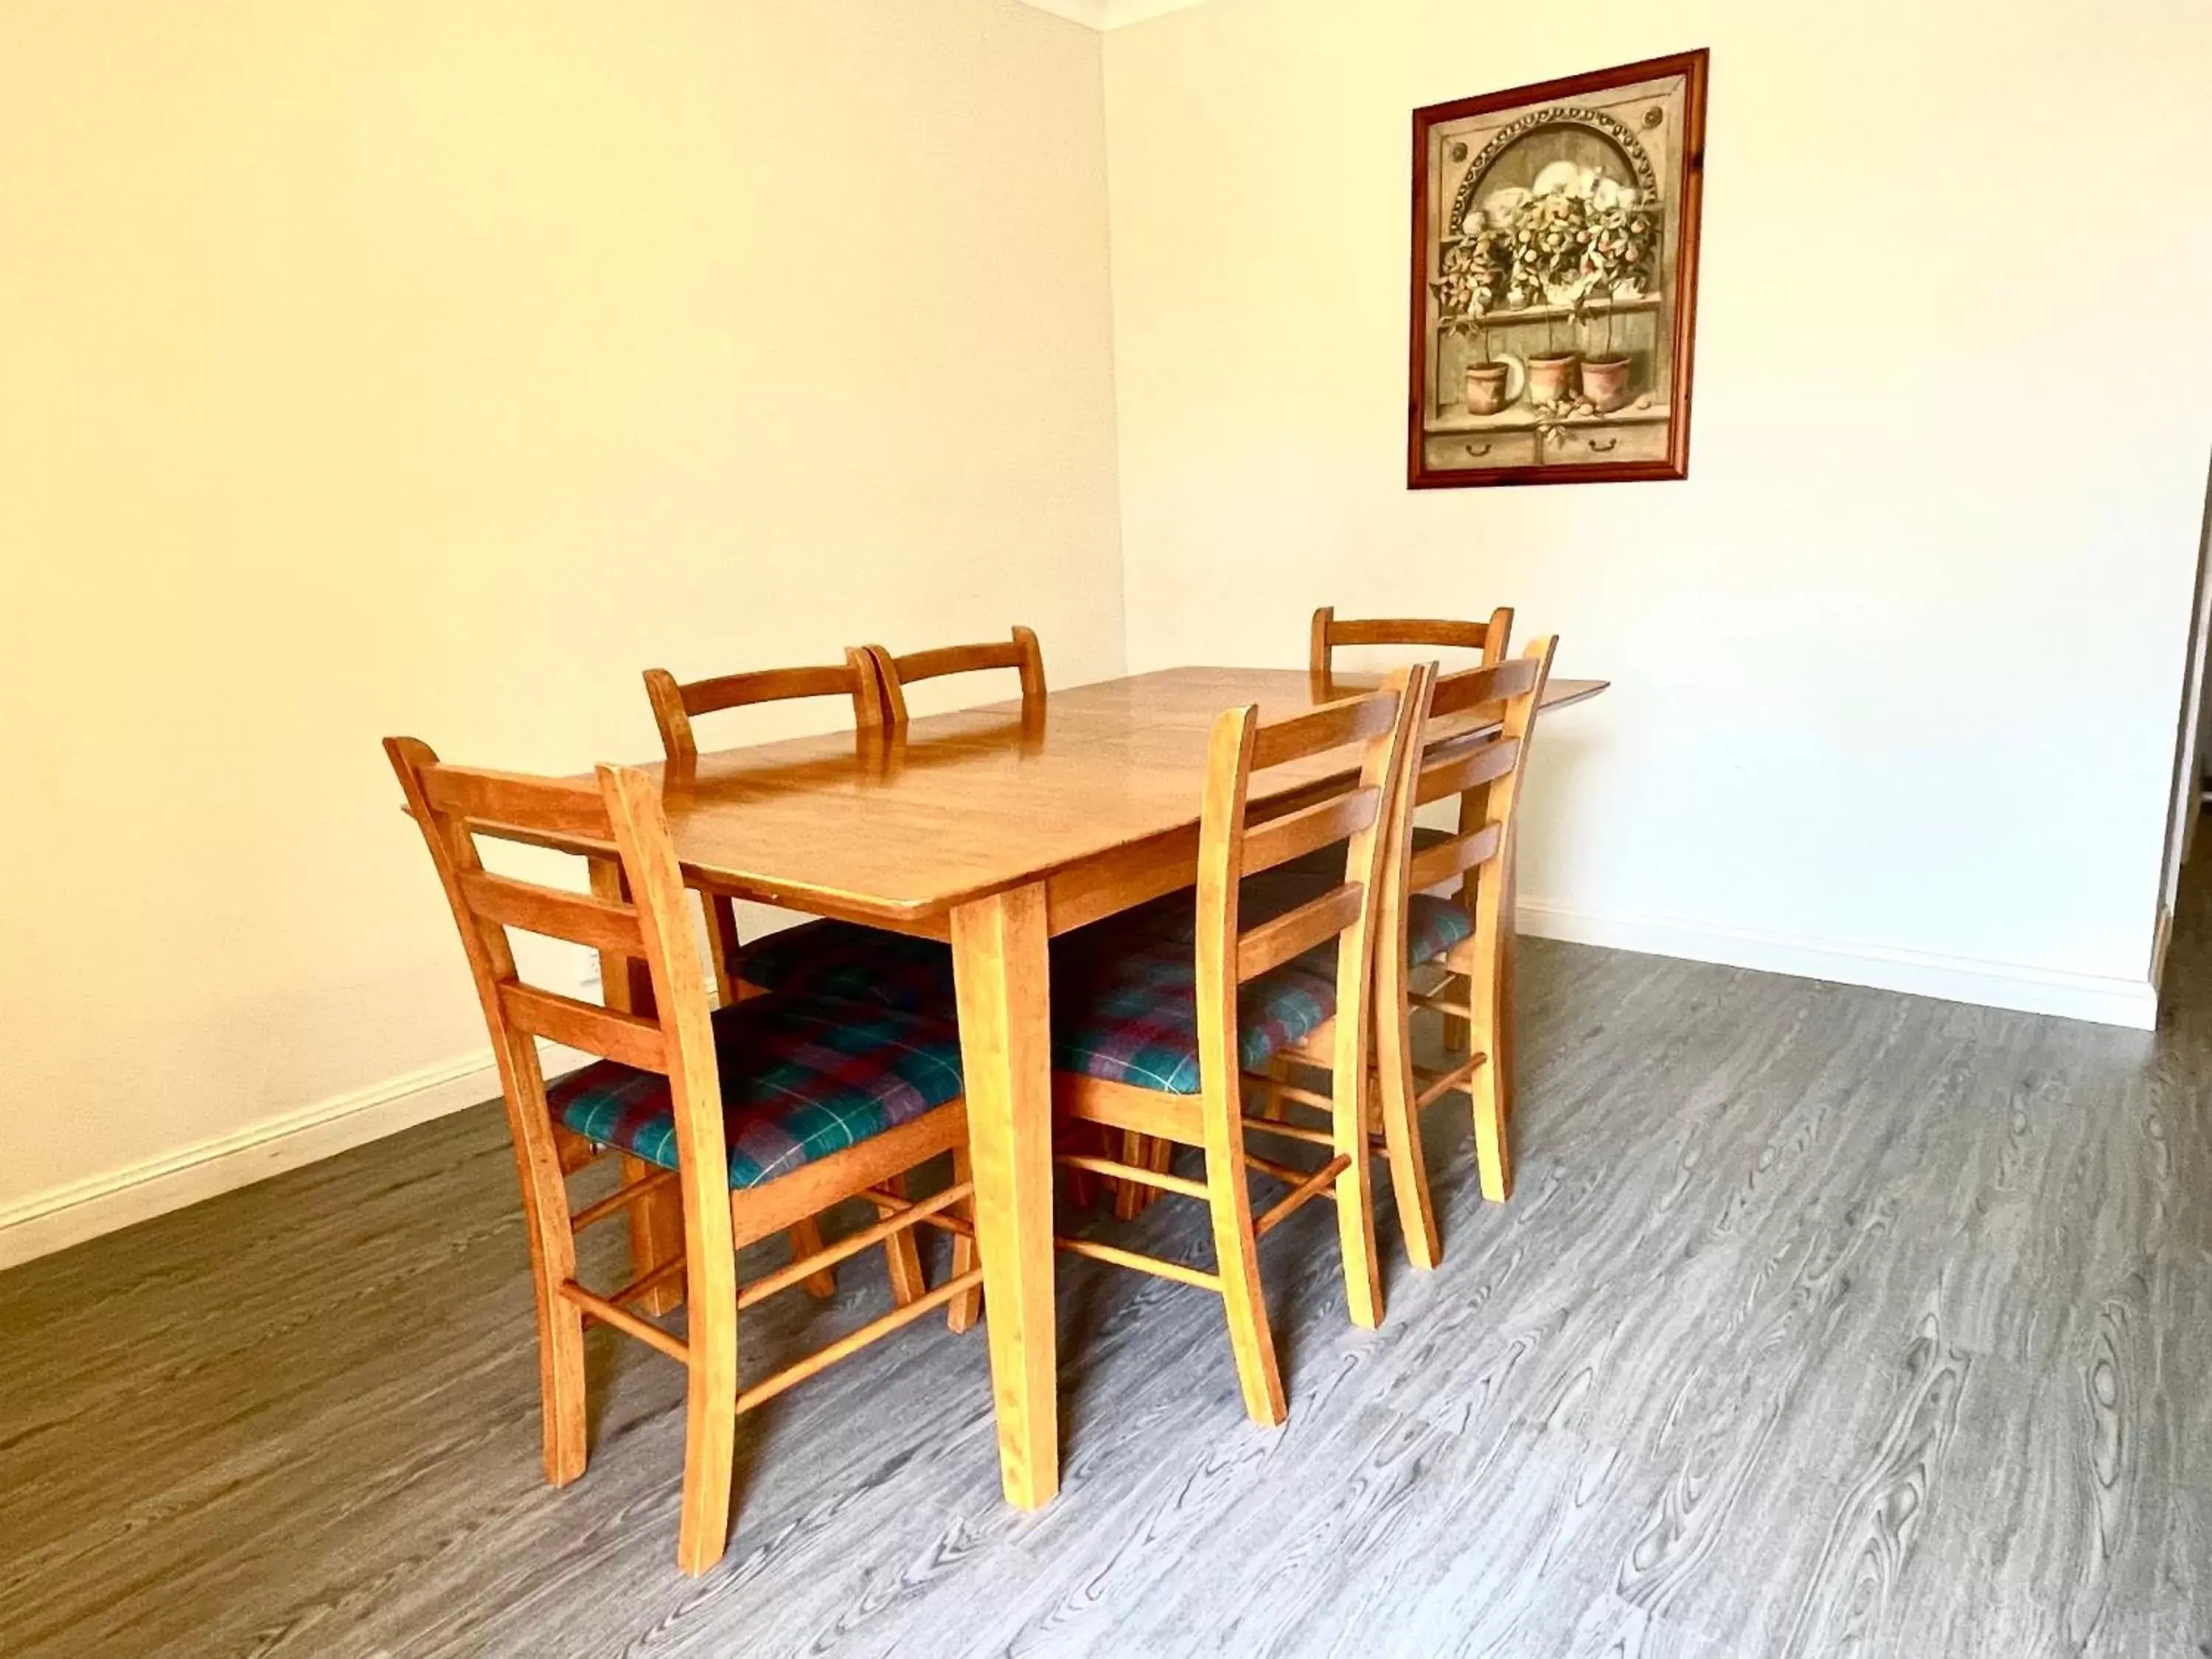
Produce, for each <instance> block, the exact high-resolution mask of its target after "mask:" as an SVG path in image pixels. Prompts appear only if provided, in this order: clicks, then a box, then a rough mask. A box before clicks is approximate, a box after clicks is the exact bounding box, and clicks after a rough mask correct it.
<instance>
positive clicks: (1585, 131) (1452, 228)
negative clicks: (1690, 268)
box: [1445, 104, 1659, 234]
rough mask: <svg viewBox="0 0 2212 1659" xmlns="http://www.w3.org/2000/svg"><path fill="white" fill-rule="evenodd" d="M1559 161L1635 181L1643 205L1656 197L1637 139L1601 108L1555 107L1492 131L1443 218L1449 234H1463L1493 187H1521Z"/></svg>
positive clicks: (1654, 177) (1646, 155)
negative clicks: (1578, 164)
mask: <svg viewBox="0 0 2212 1659" xmlns="http://www.w3.org/2000/svg"><path fill="white" fill-rule="evenodd" d="M1554 161H1575V162H1578V163H1580V164H1581V165H1583V166H1585V167H1597V169H1598V170H1599V171H1600V172H1601V173H1607V174H1610V175H1613V176H1614V177H1615V178H1617V179H1618V180H1619V181H1620V183H1622V184H1633V185H1635V186H1636V187H1637V188H1638V190H1639V191H1642V192H1643V199H1644V202H1645V203H1646V204H1652V203H1655V202H1656V201H1657V200H1658V199H1659V174H1658V169H1657V168H1656V167H1655V166H1653V164H1652V161H1651V155H1650V151H1648V150H1647V149H1644V143H1643V141H1642V140H1641V139H1640V138H1638V137H1637V136H1636V135H1635V134H1634V133H1633V132H1632V131H1629V130H1628V128H1627V127H1626V126H1625V125H1623V124H1622V123H1620V121H1617V120H1615V119H1614V118H1613V117H1612V116H1610V115H1607V113H1606V112H1604V111H1603V110H1595V109H1589V108H1585V107H1583V106H1579V105H1572V104H1562V105H1556V106H1553V107H1551V108H1548V109H1539V110H1531V111H1529V112H1528V114H1526V115H1523V116H1521V117H1519V118H1516V119H1515V120H1513V121H1511V122H1510V123H1509V124H1507V125H1505V126H1503V127H1501V128H1499V129H1498V131H1496V132H1494V133H1492V135H1491V137H1490V142H1489V143H1486V144H1485V145H1484V146H1483V148H1482V151H1481V153H1480V155H1477V156H1476V157H1475V158H1474V161H1473V162H1472V163H1471V164H1470V165H1469V166H1468V170H1467V175H1466V177H1464V178H1462V179H1461V180H1460V185H1459V191H1458V193H1457V195H1455V197H1453V199H1452V205H1451V214H1450V216H1449V219H1447V220H1446V222H1445V223H1446V228H1447V230H1448V232H1449V234H1460V233H1462V232H1463V231H1464V230H1465V229H1466V228H1467V216H1468V214H1469V213H1470V212H1472V211H1474V208H1475V205H1476V204H1477V203H1478V202H1480V200H1481V198H1482V197H1483V196H1484V195H1486V194H1487V193H1488V192H1489V191H1490V190H1491V189H1492V188H1502V187H1504V186H1507V185H1520V186H1522V187H1524V188H1525V187H1527V186H1528V185H1530V184H1532V183H1533V182H1534V179H1535V177H1536V175H1537V174H1538V173H1541V171H1542V170H1543V169H1544V168H1545V167H1548V166H1550V165H1551V164H1552V163H1553V162H1554ZM1608 162H1610V163H1611V165H1607V163H1608ZM1524 174H1525V175H1526V176H1525V177H1524V176H1522V175H1524ZM1493 178H1494V179H1496V184H1495V185H1492V179H1493Z"/></svg>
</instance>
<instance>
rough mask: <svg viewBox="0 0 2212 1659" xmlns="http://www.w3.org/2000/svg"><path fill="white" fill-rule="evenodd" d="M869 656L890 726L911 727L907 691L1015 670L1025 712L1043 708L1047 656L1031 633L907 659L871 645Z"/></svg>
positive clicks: (1022, 630) (921, 653)
mask: <svg viewBox="0 0 2212 1659" xmlns="http://www.w3.org/2000/svg"><path fill="white" fill-rule="evenodd" d="M868 654H869V655H870V656H871V657H872V658H873V659H874V660H875V665H876V678H877V681H878V684H880V685H881V686H882V688H883V699H884V721H885V722H886V723H887V724H888V725H890V726H904V725H905V724H906V723H907V710H906V690H905V688H906V687H908V686H909V685H913V684H917V683H919V682H921V681H922V680H933V679H939V678H942V677H944V676H945V675H947V674H972V673H976V672H979V671H982V670H985V669H992V668H1011V669H1012V670H1013V671H1015V672H1016V673H1018V674H1019V675H1020V676H1021V682H1022V706H1023V708H1024V709H1032V708H1037V707H1039V706H1041V705H1042V703H1043V702H1044V697H1045V689H1044V653H1043V651H1042V649H1041V648H1040V647H1038V645H1037V636H1036V635H1035V634H1034V633H1032V632H1031V631H1030V629H1026V628H1017V629H1014V631H1013V637H1012V639H1010V640H1008V641H1006V642H1005V643H1003V644H993V643H987V644H982V645H941V646H939V647H935V648H934V649H933V650H928V651H909V652H908V653H907V654H906V655H904V656H903V657H895V656H893V655H892V654H891V653H890V652H889V651H886V650H885V649H884V647H882V646H880V645H872V646H870V647H868Z"/></svg>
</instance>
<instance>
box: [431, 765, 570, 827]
mask: <svg viewBox="0 0 2212 1659" xmlns="http://www.w3.org/2000/svg"><path fill="white" fill-rule="evenodd" d="M422 798H423V801H424V804H425V805H428V807H429V808H430V809H431V811H434V812H436V813H438V814H440V815H441V816H443V817H454V818H462V819H465V820H467V821H468V822H469V823H471V825H473V826H477V827H481V828H483V829H484V830H485V831H486V832H487V833H495V826H498V825H511V826H513V828H515V829H523V830H535V831H538V832H540V833H544V834H551V835H556V836H583V837H585V838H586V840H590V841H596V842H608V841H611V840H612V839H613V838H614V830H613V829H612V828H611V827H610V825H609V824H608V822H607V809H606V804H605V802H604V801H602V800H601V799H599V791H598V790H596V789H594V788H592V786H591V785H589V784H587V783H580V782H570V781H567V780H564V779H553V778H531V777H524V776H521V775H518V774H516V773H513V772H486V771H482V770H478V769H472V768H467V767H459V766H434V767H433V768H432V769H429V770H428V771H426V772H425V773H424V774H423V777H422Z"/></svg>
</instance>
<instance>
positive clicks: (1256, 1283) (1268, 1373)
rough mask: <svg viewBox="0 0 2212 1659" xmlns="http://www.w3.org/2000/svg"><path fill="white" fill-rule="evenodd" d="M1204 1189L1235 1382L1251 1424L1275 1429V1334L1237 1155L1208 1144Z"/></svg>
mask: <svg viewBox="0 0 2212 1659" xmlns="http://www.w3.org/2000/svg"><path fill="white" fill-rule="evenodd" d="M1206 1190H1207V1195H1208V1201H1209V1207H1210V1208H1211V1209H1212V1212H1213V1253H1214V1259H1215V1261H1217V1262H1218V1264H1219V1272H1220V1274H1221V1298H1222V1302H1223V1304H1224V1305H1225V1307H1226V1309H1227V1310H1228V1314H1229V1346H1230V1347H1231V1350H1232V1351H1233V1352H1234V1353H1235V1354H1236V1357H1237V1383H1239V1385H1240V1386H1241V1387H1242V1388H1243V1392H1244V1411H1245V1414H1246V1415H1247V1416H1249V1418H1250V1419H1252V1420H1253V1421H1254V1422H1255V1423H1258V1424H1261V1425H1265V1426H1267V1427H1269V1428H1273V1427H1274V1426H1275V1425H1277V1424H1279V1423H1280V1422H1281V1421H1282V1420H1283V1419H1284V1418H1285V1417H1286V1416H1288V1415H1289V1408H1288V1407H1287V1405H1286V1404H1285V1400H1284V1396H1283V1373H1282V1367H1281V1365H1280V1364H1279V1362H1278V1360H1277V1359H1276V1357H1275V1337H1274V1333H1273V1331H1272V1330H1271V1329H1270V1328H1268V1324H1267V1298H1266V1297H1265V1296H1264V1295H1263V1294H1262V1293H1261V1286H1260V1259H1259V1241H1258V1240H1257V1239H1256V1238H1255V1237H1254V1234H1253V1231H1252V1194H1251V1192H1250V1189H1249V1186H1248V1185H1247V1182H1246V1180H1245V1176H1244V1161H1243V1159H1242V1158H1231V1157H1224V1156H1222V1155H1221V1154H1220V1153H1219V1152H1217V1151H1216V1149H1215V1148H1213V1147H1212V1146H1209V1147H1207V1148H1206Z"/></svg>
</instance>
